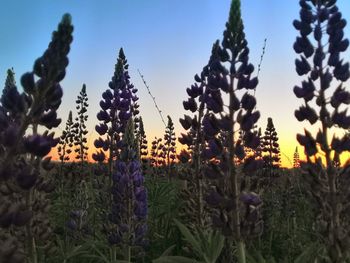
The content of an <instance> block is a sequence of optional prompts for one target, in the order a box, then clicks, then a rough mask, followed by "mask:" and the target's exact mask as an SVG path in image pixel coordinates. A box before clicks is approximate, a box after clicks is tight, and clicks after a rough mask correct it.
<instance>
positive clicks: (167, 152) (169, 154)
mask: <svg viewBox="0 0 350 263" xmlns="http://www.w3.org/2000/svg"><path fill="white" fill-rule="evenodd" d="M174 129H175V128H174V123H173V121H172V119H171V118H170V116H168V124H167V126H166V128H165V134H164V146H163V150H162V151H163V155H164V156H165V162H166V165H167V175H168V179H170V178H171V176H172V175H173V172H174V171H173V169H174V167H173V166H174V161H175V158H176V148H175V145H176V137H175V131H174Z"/></svg>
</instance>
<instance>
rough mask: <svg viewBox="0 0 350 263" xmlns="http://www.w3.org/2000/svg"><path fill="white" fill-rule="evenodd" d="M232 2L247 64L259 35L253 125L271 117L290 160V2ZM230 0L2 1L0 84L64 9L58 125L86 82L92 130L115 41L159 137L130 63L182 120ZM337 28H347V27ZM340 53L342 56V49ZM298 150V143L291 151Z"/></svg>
mask: <svg viewBox="0 0 350 263" xmlns="http://www.w3.org/2000/svg"><path fill="white" fill-rule="evenodd" d="M241 2H242V16H243V20H244V26H245V33H246V38H247V40H248V43H249V48H250V50H251V53H250V61H251V62H252V63H253V64H254V65H256V66H257V65H258V63H259V60H260V55H261V51H262V46H263V42H264V39H265V38H267V47H266V53H265V56H264V60H263V63H262V69H261V73H260V83H259V86H258V88H257V92H256V96H257V100H258V110H259V111H260V113H261V119H260V121H259V126H261V127H262V130H263V131H264V130H265V128H266V124H267V118H268V117H272V118H273V121H274V124H275V127H276V130H277V132H278V135H279V137H280V145H281V151H282V162H283V165H285V166H290V165H291V161H290V159H292V157H293V152H294V149H295V147H296V146H297V141H296V139H295V136H296V133H298V132H303V127H307V128H308V127H309V126H308V125H307V124H306V123H298V122H297V120H296V119H295V117H294V110H295V109H296V108H298V106H299V105H301V103H302V101H301V100H298V99H297V98H296V97H295V96H294V94H293V91H292V89H293V86H294V85H298V84H299V83H300V82H301V81H302V79H301V78H300V77H299V76H297V74H296V72H295V70H294V59H295V58H296V57H297V56H296V54H295V53H294V51H293V48H292V45H293V42H294V40H295V37H296V36H297V31H296V30H295V29H294V28H293V26H292V21H293V20H294V19H296V18H298V14H299V5H298V1H296V0H242V1H241ZM338 6H339V8H340V10H342V13H343V16H344V17H345V18H346V19H347V20H348V21H350V2H349V0H338ZM229 7H230V0H147V1H146V0H103V1H97V0H32V1H27V0H11V1H2V3H1V9H0V36H1V38H0V81H3V83H4V81H5V79H6V71H7V69H8V68H10V67H13V68H14V70H15V73H16V80H17V82H19V78H20V76H21V75H22V74H23V73H25V72H26V71H31V70H32V66H33V62H34V60H35V59H36V58H38V57H39V56H41V55H42V53H43V52H44V50H45V49H46V48H47V45H48V43H49V41H50V39H51V33H52V31H53V30H55V29H56V28H57V24H58V23H59V21H60V19H61V17H62V15H63V14H64V13H66V12H69V13H70V14H71V15H72V17H73V25H74V34H73V36H74V40H73V44H72V47H71V52H70V54H69V60H70V64H69V66H68V70H67V75H66V78H65V79H64V81H63V82H62V86H63V88H64V97H63V103H62V105H61V107H60V109H59V115H60V117H61V118H62V119H63V122H62V124H61V128H62V129H63V128H64V124H65V121H66V118H67V116H68V112H69V110H73V113H74V109H75V105H74V103H75V98H76V96H77V95H78V93H79V91H80V89H81V87H82V84H83V83H85V84H86V85H87V93H88V97H89V104H90V107H89V110H88V113H89V122H88V129H89V131H90V133H89V141H90V142H92V140H93V139H94V138H95V137H96V132H94V126H95V124H96V122H97V119H96V117H95V116H96V113H97V112H98V110H99V107H98V102H99V100H100V98H101V94H102V92H103V91H104V90H106V89H107V87H108V82H109V81H110V79H111V77H112V75H113V72H114V65H115V63H116V59H117V54H118V50H119V48H120V47H123V48H124V51H125V54H126V57H127V59H128V62H129V64H130V76H131V80H132V82H133V83H134V84H135V86H136V87H137V88H138V89H139V92H138V96H139V97H140V105H141V107H140V109H141V115H142V117H143V120H144V124H145V129H146V133H147V136H148V140H149V142H150V141H151V140H152V138H154V136H158V137H161V136H163V133H164V125H163V123H162V122H161V120H160V118H159V115H158V112H157V111H156V109H155V107H154V106H153V101H152V99H151V97H150V96H149V95H148V93H147V90H146V88H145V87H144V85H143V84H142V81H141V79H140V77H139V75H138V73H137V69H140V70H141V72H142V74H143V75H144V76H145V79H146V81H147V83H148V85H149V86H150V88H151V92H152V93H153V95H154V96H155V97H156V100H157V103H158V105H159V107H160V108H161V110H162V111H163V114H164V117H166V115H170V116H171V117H172V119H173V120H174V122H175V128H176V134H177V135H179V134H180V132H181V131H182V128H181V126H180V124H179V122H178V119H179V118H180V117H182V115H183V114H184V113H185V111H184V109H183V107H182V101H183V100H185V99H186V98H187V94H186V91H185V89H186V87H189V86H190V85H191V84H192V83H193V82H194V80H193V76H194V75H195V74H196V73H199V72H200V71H201V69H202V67H203V66H204V65H205V64H206V63H207V61H208V58H209V56H210V51H211V47H212V44H213V42H214V41H215V40H216V39H220V40H221V39H222V32H223V30H224V26H225V22H226V21H227V18H228V12H229ZM345 35H346V37H350V27H349V26H348V27H347V28H346V32H345ZM344 57H345V58H346V59H347V60H350V52H349V51H348V52H346V53H345V55H344ZM347 84H348V86H349V83H347ZM299 148H300V147H299ZM302 151H303V150H302V149H301V148H300V149H299V152H300V153H301V152H302ZM288 158H289V159H288Z"/></svg>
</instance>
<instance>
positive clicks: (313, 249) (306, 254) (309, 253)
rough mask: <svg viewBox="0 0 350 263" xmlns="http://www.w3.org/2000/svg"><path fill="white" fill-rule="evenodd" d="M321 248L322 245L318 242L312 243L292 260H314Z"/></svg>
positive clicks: (295, 262) (297, 262) (298, 261)
mask: <svg viewBox="0 0 350 263" xmlns="http://www.w3.org/2000/svg"><path fill="white" fill-rule="evenodd" d="M321 250H322V246H321V248H320V244H318V243H313V244H311V245H310V246H308V247H307V248H306V249H305V250H304V251H303V252H302V253H301V254H300V255H299V256H298V257H297V258H296V259H295V260H294V263H304V262H314V261H315V259H316V258H317V257H318V256H319V253H320V252H321Z"/></svg>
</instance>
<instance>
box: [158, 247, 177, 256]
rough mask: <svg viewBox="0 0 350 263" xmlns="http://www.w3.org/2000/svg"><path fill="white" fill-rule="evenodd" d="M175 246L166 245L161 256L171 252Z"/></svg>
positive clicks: (168, 254)
mask: <svg viewBox="0 0 350 263" xmlns="http://www.w3.org/2000/svg"><path fill="white" fill-rule="evenodd" d="M175 247H176V245H172V246H170V247H168V248H167V249H166V250H165V251H164V252H163V253H162V255H161V257H165V256H170V254H171V252H173V250H174V248H175Z"/></svg>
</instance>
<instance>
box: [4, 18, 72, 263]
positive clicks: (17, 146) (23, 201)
mask: <svg viewBox="0 0 350 263" xmlns="http://www.w3.org/2000/svg"><path fill="white" fill-rule="evenodd" d="M72 31H73V27H72V25H71V17H70V15H68V14H66V15H64V16H63V18H62V21H61V23H60V24H59V25H58V29H57V31H54V32H53V34H52V41H51V42H50V44H49V47H48V49H47V50H46V51H45V52H44V54H43V55H42V56H41V57H40V58H38V59H37V60H36V61H35V63H34V67H33V71H32V72H28V73H25V74H24V75H22V77H21V84H22V87H23V93H19V92H18V90H17V87H16V85H15V83H14V82H13V81H9V83H8V87H7V88H6V89H4V91H3V94H2V96H1V99H0V101H1V105H0V119H1V125H0V178H1V179H2V180H1V182H0V184H1V185H0V188H1V194H0V204H1V205H0V206H1V207H0V210H1V213H0V217H1V219H0V222H1V227H2V230H1V231H0V235H1V238H0V247H1V252H0V261H1V262H24V261H25V259H27V262H30V263H34V262H38V255H37V244H39V245H40V246H44V248H45V249H48V248H49V247H50V246H49V245H50V244H49V242H48V238H49V236H50V222H49V221H48V218H47V217H48V214H47V211H48V206H49V201H48V200H47V198H46V193H49V192H51V191H52V190H53V189H54V185H53V184H52V183H51V182H50V181H49V180H47V179H46V178H45V176H44V171H45V170H46V171H47V170H51V169H52V168H53V166H52V164H51V163H50V158H44V157H45V156H46V155H47V154H48V153H49V152H50V150H51V148H52V147H54V146H56V144H57V143H58V141H59V140H58V139H57V138H54V133H49V132H48V131H45V132H44V133H42V134H39V133H38V128H39V127H43V128H47V129H51V128H56V127H57V126H58V125H59V124H60V122H61V120H60V119H58V118H57V109H58V107H59V106H60V104H61V98H62V94H63V92H62V88H61V86H60V84H59V82H60V81H61V80H62V79H63V78H64V76H65V69H66V67H67V65H68V58H67V54H68V52H69V50H70V43H71V42H72V39H73V38H72ZM34 75H36V79H37V80H35V78H34ZM29 127H31V128H32V132H30V131H29ZM24 226H25V230H24V229H23V227H24Z"/></svg>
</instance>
